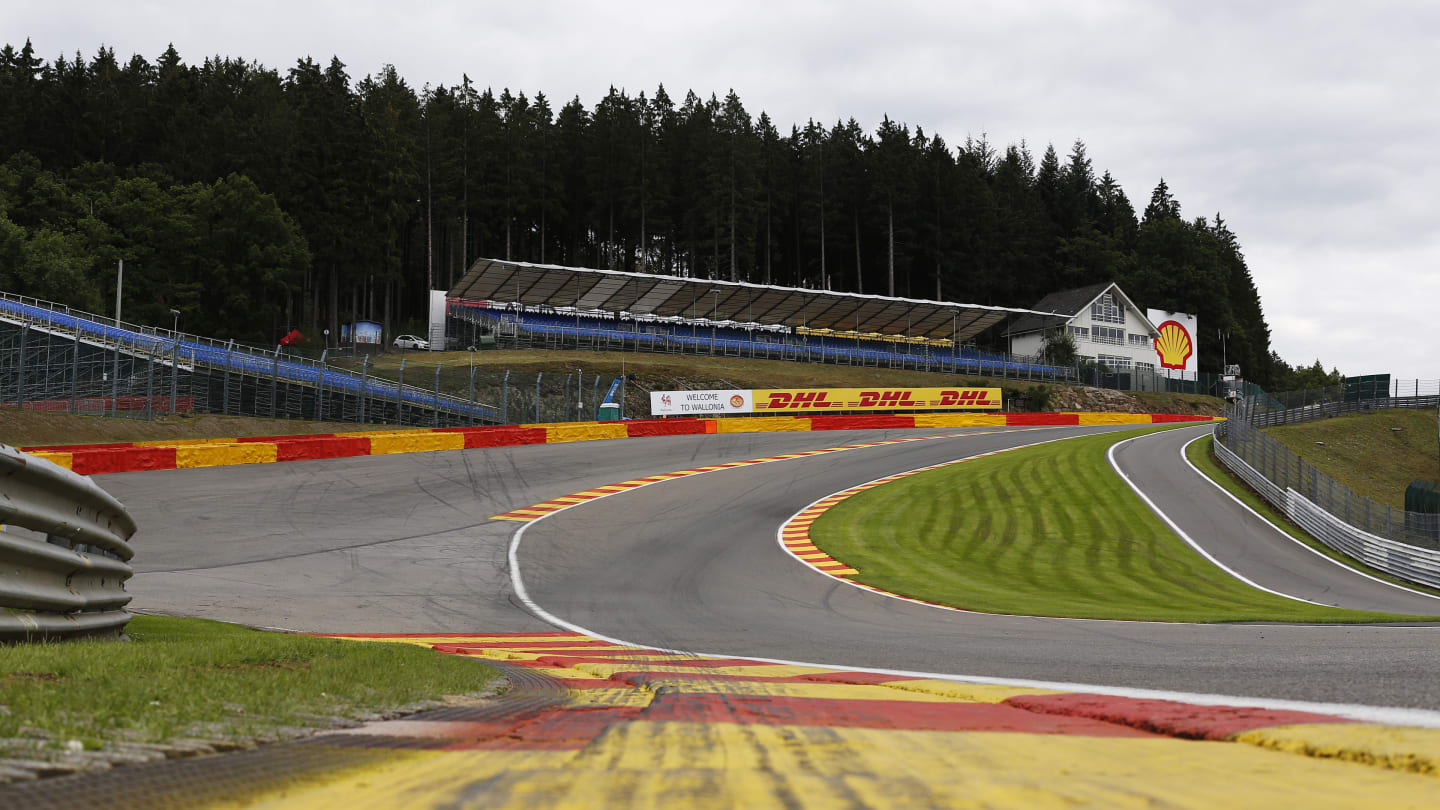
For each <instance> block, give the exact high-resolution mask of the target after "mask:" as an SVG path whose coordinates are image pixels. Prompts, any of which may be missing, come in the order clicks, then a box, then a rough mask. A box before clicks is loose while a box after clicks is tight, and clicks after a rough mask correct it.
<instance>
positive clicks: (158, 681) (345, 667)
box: [0, 616, 497, 757]
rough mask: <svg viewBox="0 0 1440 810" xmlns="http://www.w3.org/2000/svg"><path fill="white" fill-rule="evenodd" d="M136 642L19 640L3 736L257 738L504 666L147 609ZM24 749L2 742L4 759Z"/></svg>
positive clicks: (476, 679) (93, 744) (6, 669)
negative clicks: (151, 612)
mask: <svg viewBox="0 0 1440 810" xmlns="http://www.w3.org/2000/svg"><path fill="white" fill-rule="evenodd" d="M127 632H128V633H129V635H130V637H131V639H132V640H131V641H129V642H114V641H75V642H65V643H48V644H19V645H15V646H11V647H8V648H4V652H3V654H0V738H18V737H26V738H36V737H43V738H45V739H48V740H50V741H51V742H52V743H54V744H64V743H65V742H67V741H69V740H79V741H80V742H81V743H83V744H84V745H85V747H86V748H88V749H94V748H99V747H102V744H103V743H106V742H131V743H135V742H151V743H163V742H169V741H172V740H177V739H187V738H200V739H207V740H245V739H253V738H257V737H260V738H263V737H266V736H268V735H273V734H274V733H275V732H276V731H277V730H280V729H283V728H287V727H303V726H317V725H319V726H324V725H325V724H326V721H327V720H328V719H329V718H334V717H345V718H355V717H357V716H362V715H365V714H371V713H379V712H382V711H386V710H391V709H395V708H398V707H401V706H405V705H407V704H411V703H415V702H417V701H424V700H436V699H439V698H442V697H444V696H448V695H466V694H474V693H477V692H481V691H483V690H485V689H487V687H488V685H489V683H490V682H491V681H492V680H493V679H494V678H495V676H496V674H497V673H496V671H495V670H494V669H493V668H491V667H489V666H486V665H485V664H482V663H479V662H476V661H474V660H466V659H464V658H461V657H459V656H451V655H437V654H435V653H434V652H431V651H429V650H426V649H422V648H419V647H414V646H410V645H402V644H360V643H356V642H353V641H341V640H338V639H327V638H313V637H310V636H298V635H289V634H284V633H270V632H264V631H260V630H251V629H249V628H245V627H238V626H235V625H228V624H221V623H219V622H211V621H205V620H202V619H179V618H163V617H153V616H136V617H135V618H134V620H132V621H131V622H130V625H129V628H128V631H127ZM7 753H8V755H11V756H14V755H16V754H17V752H16V751H13V750H11V751H8V752H7V751H6V744H5V743H0V757H3V756H5V755H7Z"/></svg>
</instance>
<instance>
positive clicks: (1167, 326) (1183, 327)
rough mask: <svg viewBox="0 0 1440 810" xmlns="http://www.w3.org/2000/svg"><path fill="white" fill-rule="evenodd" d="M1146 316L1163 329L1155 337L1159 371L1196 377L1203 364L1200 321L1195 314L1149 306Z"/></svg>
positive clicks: (1188, 377) (1170, 375)
mask: <svg viewBox="0 0 1440 810" xmlns="http://www.w3.org/2000/svg"><path fill="white" fill-rule="evenodd" d="M1145 317H1147V318H1149V319H1150V322H1151V323H1153V324H1155V328H1156V329H1158V330H1159V331H1160V337H1158V338H1156V339H1155V369H1156V371H1158V372H1159V373H1160V374H1161V375H1163V376H1166V377H1170V378H1173V379H1185V380H1193V379H1195V372H1196V371H1197V370H1199V364H1200V329H1199V326H1200V324H1199V321H1198V320H1196V318H1195V316H1194V315H1191V314H1189V313H1185V312H1167V311H1165V310H1163V309H1150V310H1146V311H1145Z"/></svg>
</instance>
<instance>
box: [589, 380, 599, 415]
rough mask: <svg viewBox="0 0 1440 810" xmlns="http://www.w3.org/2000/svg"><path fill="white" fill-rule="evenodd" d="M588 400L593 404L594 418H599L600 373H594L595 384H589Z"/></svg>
mask: <svg viewBox="0 0 1440 810" xmlns="http://www.w3.org/2000/svg"><path fill="white" fill-rule="evenodd" d="M591 388H592V390H591V392H590V401H591V402H593V403H594V404H595V418H596V419H599V418H600V375H599V374H596V375H595V384H594V385H593V386H591Z"/></svg>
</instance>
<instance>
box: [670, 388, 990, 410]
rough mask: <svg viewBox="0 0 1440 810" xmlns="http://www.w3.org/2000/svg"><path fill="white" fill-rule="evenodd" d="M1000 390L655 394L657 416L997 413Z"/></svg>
mask: <svg viewBox="0 0 1440 810" xmlns="http://www.w3.org/2000/svg"><path fill="white" fill-rule="evenodd" d="M1001 405H1002V400H1001V395H1000V389H999V388H880V387H876V388H767V389H760V390H754V391H745V390H727V391H651V392H650V413H651V414H653V415H655V416H682V415H685V416H694V415H707V414H708V415H717V414H718V415H725V414H736V413H807V412H815V411H821V412H824V411H835V412H839V411H968V410H999V409H1000V407H1001Z"/></svg>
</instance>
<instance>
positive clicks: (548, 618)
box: [506, 431, 1440, 728]
mask: <svg viewBox="0 0 1440 810" xmlns="http://www.w3.org/2000/svg"><path fill="white" fill-rule="evenodd" d="M1017 432H1018V431H1017ZM1125 441H1130V440H1129V439H1126V440H1125ZM1112 449H1113V446H1112ZM786 460H788V459H786ZM765 463H769V462H765ZM728 469H733V468H728ZM699 474H700V475H704V473H699ZM672 480H673V479H672ZM1132 486H1133V485H1132ZM583 503H588V501H585V502H583ZM572 505H574V504H572ZM569 508H570V507H569V506H567V507H565V508H564V509H557V510H556V511H554V512H550V513H547V514H545V515H541V516H540V517H538V518H535V519H534V520H532V521H529V522H527V523H525V524H523V525H521V526H520V528H518V529H516V530H515V533H514V534H513V535H511V536H510V548H509V549H508V550H507V552H506V559H507V561H508V563H509V565H510V586H511V588H513V589H514V591H515V596H516V597H517V598H518V599H519V600H520V602H521V603H522V604H524V605H525V607H526V608H527V609H528V610H529V611H530V612H531V613H533V614H535V615H536V616H537V617H539V618H540V620H541V621H544V622H548V623H549V624H552V625H554V626H556V627H560V628H563V629H565V630H569V631H570V632H572V633H579V634H581V635H585V636H589V637H591V638H595V639H599V640H601V641H608V642H610V643H612V644H620V645H622V646H626V647H634V648H635V649H638V650H653V651H655V652H660V653H667V654H671V655H692V656H696V657H701V658H747V659H749V660H751V661H760V662H762V663H766V664H780V665H782V666H795V667H816V668H820V669H834V670H839V671H842V672H868V673H873V674H876V675H897V676H900V677H907V678H933V679H935V680H942V681H953V682H955V683H974V684H986V685H994V686H1021V687H1026V688H1031V689H1054V690H1056V691H1061V692H1086V693H1090V694H1096V695H1109V696H1112V697H1130V698H1141V699H1152V700H1174V701H1179V702H1182V703H1193V704H1196V705H1201V706H1220V705H1223V706H1248V707H1252V708H1259V709H1282V710H1292V711H1308V712H1315V713H1317V714H1333V715H1336V716H1337V717H1345V718H1347V719H1351V720H1359V721H1362V722H1367V723H1381V724H1385V725H1399V726H1419V727H1422V728H1440V711H1432V710H1429V709H1407V708H1401V707H1390V706H1366V705H1363V704H1358V703H1320V702H1310V701H1304V700H1286V699H1283V698H1255V697H1245V696H1241V695H1220V694H1212V693H1204V692H1180V691H1173V690H1168V689H1144V688H1139V687H1129V686H1104V685H1100V684H1086V683H1072V682H1067V681H1041V680H1030V679H1025V678H994V677H989V676H985V675H953V674H948V673H942V672H917V671H912V670H903V669H882V668H877V667H855V666H848V665H845V664H824V663H814V662H810V661H793V660H790V659H785V658H759V657H756V656H753V655H732V654H728V653H704V652H696V651H693V650H680V649H674V648H669V647H655V646H651V645H648V644H636V643H635V642H633V641H626V640H625V639H621V638H615V637H613V636H607V635H604V634H602V633H597V632H595V631H593V630H590V629H589V628H586V627H584V626H582V625H578V624H575V623H574V622H570V621H566V620H565V619H562V618H560V617H559V616H556V615H555V614H553V613H551V612H550V611H548V610H546V609H545V608H543V607H541V606H540V604H539V603H538V602H536V601H535V600H534V599H533V598H531V596H530V592H529V591H528V590H527V589H526V588H525V580H524V578H523V577H522V576H521V574H520V555H519V552H520V543H521V542H522V541H523V540H524V537H525V530H526V529H528V528H530V527H531V526H533V525H534V524H536V523H539V522H540V521H542V520H544V519H545V518H548V517H550V516H551V515H555V514H559V513H560V512H563V511H565V510H566V509H569Z"/></svg>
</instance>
